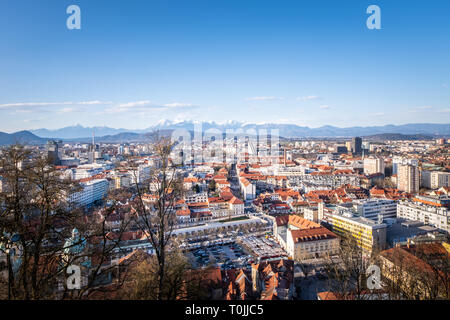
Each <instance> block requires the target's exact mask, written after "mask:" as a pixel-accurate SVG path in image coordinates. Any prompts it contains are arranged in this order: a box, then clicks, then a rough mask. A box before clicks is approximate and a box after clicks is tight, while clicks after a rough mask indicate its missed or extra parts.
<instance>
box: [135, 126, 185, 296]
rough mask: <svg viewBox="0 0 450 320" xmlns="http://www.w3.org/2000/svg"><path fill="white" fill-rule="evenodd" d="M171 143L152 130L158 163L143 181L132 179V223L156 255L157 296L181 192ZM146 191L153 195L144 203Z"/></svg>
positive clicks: (162, 285)
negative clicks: (134, 213) (133, 211)
mask: <svg viewBox="0 0 450 320" xmlns="http://www.w3.org/2000/svg"><path fill="white" fill-rule="evenodd" d="M173 147H174V144H173V143H172V142H171V141H170V138H169V137H162V136H160V135H159V134H157V133H155V134H154V135H153V151H154V154H155V156H156V157H157V160H158V163H159V165H157V166H154V167H153V168H152V172H151V174H150V178H149V179H148V180H146V181H145V182H144V183H142V182H141V183H139V182H138V181H137V179H134V181H135V184H134V187H135V191H136V202H135V204H136V207H135V210H136V212H137V218H136V223H137V225H138V226H139V228H140V229H141V230H142V231H143V232H144V233H145V234H146V235H147V239H148V241H149V242H150V244H151V246H152V248H153V250H154V253H155V256H156V263H157V272H156V274H157V277H156V282H157V284H158V285H157V286H156V291H155V292H156V299H158V300H162V299H164V297H165V295H164V292H165V290H166V289H165V285H166V277H167V276H168V273H167V270H166V268H167V261H166V256H167V254H168V251H170V249H171V236H172V231H173V229H174V225H175V223H176V217H175V206H176V203H177V201H178V200H179V199H180V198H181V197H182V194H183V184H182V180H181V177H179V176H177V174H176V168H177V165H175V164H174V163H173V162H172V160H171V158H170V155H171V152H172V150H173ZM131 165H132V164H131ZM134 172H136V170H134ZM146 193H151V195H152V196H153V197H152V199H153V200H152V201H151V202H150V203H148V202H147V203H146V201H145V199H144V198H145V194H146Z"/></svg>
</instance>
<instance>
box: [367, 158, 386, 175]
mask: <svg viewBox="0 0 450 320" xmlns="http://www.w3.org/2000/svg"><path fill="white" fill-rule="evenodd" d="M384 167H385V165H384V160H383V158H366V159H364V174H366V175H371V174H376V173H382V174H384Z"/></svg>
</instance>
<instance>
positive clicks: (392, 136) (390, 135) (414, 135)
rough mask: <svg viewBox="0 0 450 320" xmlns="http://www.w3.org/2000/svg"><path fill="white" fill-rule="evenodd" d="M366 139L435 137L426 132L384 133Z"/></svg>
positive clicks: (428, 138)
mask: <svg viewBox="0 0 450 320" xmlns="http://www.w3.org/2000/svg"><path fill="white" fill-rule="evenodd" d="M362 138H363V139H364V140H376V141H385V140H432V139H434V138H435V137H433V136H430V135H424V134H401V133H382V134H374V135H370V136H364V137H362Z"/></svg>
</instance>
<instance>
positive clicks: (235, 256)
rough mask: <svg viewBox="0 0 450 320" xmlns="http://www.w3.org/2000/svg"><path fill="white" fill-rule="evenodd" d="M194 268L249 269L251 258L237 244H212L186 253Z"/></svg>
mask: <svg viewBox="0 0 450 320" xmlns="http://www.w3.org/2000/svg"><path fill="white" fill-rule="evenodd" d="M186 255H187V257H188V259H189V260H190V262H191V264H192V266H193V267H194V268H200V267H204V266H208V265H215V266H220V267H221V268H222V269H224V270H228V269H234V268H250V266H251V263H253V262H254V260H253V258H252V256H251V255H250V254H248V253H247V252H245V250H244V249H243V248H242V247H241V246H240V245H239V244H237V243H235V242H231V243H228V244H214V245H210V246H205V247H202V248H196V249H193V250H189V251H187V252H186Z"/></svg>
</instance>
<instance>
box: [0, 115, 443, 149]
mask: <svg viewBox="0 0 450 320" xmlns="http://www.w3.org/2000/svg"><path fill="white" fill-rule="evenodd" d="M195 124H196V122H193V121H183V122H171V121H167V120H165V121H162V122H160V123H158V124H157V125H155V126H152V127H149V128H146V129H139V130H130V129H115V128H110V127H105V126H103V127H83V126H81V125H76V126H70V127H65V128H61V129H57V130H48V129H36V130H30V131H19V132H15V133H11V134H9V133H4V132H0V145H9V144H14V143H22V144H44V143H46V141H47V140H48V139H62V140H64V141H74V142H75V141H77V142H86V143H88V142H90V141H92V135H93V133H95V140H96V141H98V142H132V141H144V140H145V139H147V138H148V136H147V133H150V132H154V131H160V132H164V133H165V134H169V133H170V132H171V131H172V130H175V129H184V130H187V131H189V132H191V133H192V132H193V131H194V129H196V128H195ZM201 126H202V130H203V132H205V131H206V130H208V129H212V128H215V129H218V130H220V131H222V132H224V133H225V132H226V130H227V129H228V130H237V129H242V130H243V131H244V132H246V131H247V130H252V129H253V130H256V132H258V130H260V129H266V130H267V132H268V133H270V130H271V129H278V130H279V135H280V137H284V138H349V137H355V136H361V137H368V138H369V139H370V138H371V139H370V140H373V139H380V140H389V137H390V138H394V139H402V138H404V139H419V138H436V137H449V136H450V124H433V123H413V124H404V125H385V126H371V127H348V128H339V127H334V126H323V127H320V128H309V127H302V126H297V125H295V124H271V123H259V124H254V123H242V122H237V121H229V122H226V123H216V122H202V123H201Z"/></svg>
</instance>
